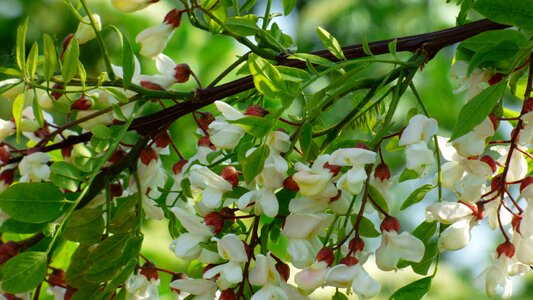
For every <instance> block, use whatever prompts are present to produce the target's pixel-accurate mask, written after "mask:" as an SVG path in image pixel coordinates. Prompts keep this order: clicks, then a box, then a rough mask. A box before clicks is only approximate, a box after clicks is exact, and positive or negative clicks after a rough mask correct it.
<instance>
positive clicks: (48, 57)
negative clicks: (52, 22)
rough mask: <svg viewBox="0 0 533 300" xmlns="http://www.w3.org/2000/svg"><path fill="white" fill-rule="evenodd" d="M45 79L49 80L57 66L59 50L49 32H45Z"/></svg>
mask: <svg viewBox="0 0 533 300" xmlns="http://www.w3.org/2000/svg"><path fill="white" fill-rule="evenodd" d="M43 47H44V74H43V76H44V79H45V80H46V81H49V80H50V79H51V78H52V76H54V72H55V71H56V68H57V51H56V46H55V44H54V41H53V40H52V38H51V37H50V36H49V35H48V34H46V33H45V34H43Z"/></svg>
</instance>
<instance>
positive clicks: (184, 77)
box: [174, 64, 192, 83]
mask: <svg viewBox="0 0 533 300" xmlns="http://www.w3.org/2000/svg"><path fill="white" fill-rule="evenodd" d="M174 71H175V72H174V78H175V79H176V82H177V83H184V82H187V81H188V80H189V77H190V76H191V74H192V71H191V68H190V67H189V65H188V64H177V65H176V67H175V68H174Z"/></svg>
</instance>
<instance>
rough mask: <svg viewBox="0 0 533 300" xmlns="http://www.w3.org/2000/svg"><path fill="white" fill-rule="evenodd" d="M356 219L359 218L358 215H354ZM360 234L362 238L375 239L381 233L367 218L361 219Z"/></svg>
mask: <svg viewBox="0 0 533 300" xmlns="http://www.w3.org/2000/svg"><path fill="white" fill-rule="evenodd" d="M354 217H355V218H357V215H354ZM358 233H359V235H360V236H363V237H369V238H375V237H378V236H380V233H379V231H377V230H376V227H375V226H374V223H372V221H370V219H368V218H367V217H365V216H362V217H361V223H359V231H358Z"/></svg>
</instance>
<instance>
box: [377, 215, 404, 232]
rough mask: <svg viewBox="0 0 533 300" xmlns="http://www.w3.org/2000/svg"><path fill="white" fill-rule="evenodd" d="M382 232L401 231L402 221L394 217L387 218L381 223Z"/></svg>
mask: <svg viewBox="0 0 533 300" xmlns="http://www.w3.org/2000/svg"><path fill="white" fill-rule="evenodd" d="M379 228H380V229H381V231H396V232H399V231H400V221H398V219H396V218H395V217H392V216H387V217H385V219H383V221H382V222H381V226H380V227H379Z"/></svg>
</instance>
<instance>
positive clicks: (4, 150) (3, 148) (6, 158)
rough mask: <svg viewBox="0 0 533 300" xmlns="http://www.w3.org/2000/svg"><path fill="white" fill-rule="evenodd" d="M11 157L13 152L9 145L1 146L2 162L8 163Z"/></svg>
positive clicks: (0, 159) (0, 156)
mask: <svg viewBox="0 0 533 300" xmlns="http://www.w3.org/2000/svg"><path fill="white" fill-rule="evenodd" d="M10 157H11V151H9V147H8V146H7V145H3V146H0V162H1V163H4V164H5V163H7V162H8V161H9V158H10Z"/></svg>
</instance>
